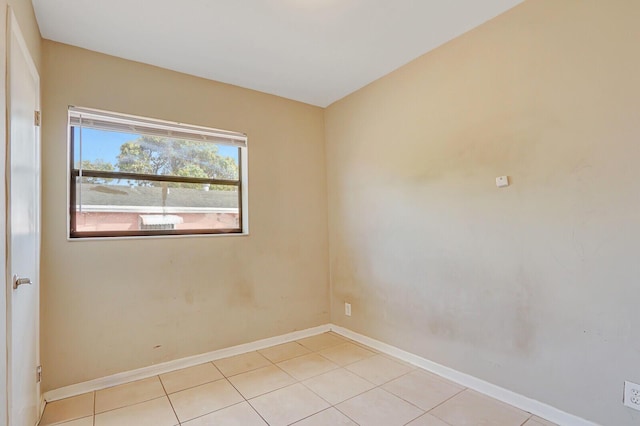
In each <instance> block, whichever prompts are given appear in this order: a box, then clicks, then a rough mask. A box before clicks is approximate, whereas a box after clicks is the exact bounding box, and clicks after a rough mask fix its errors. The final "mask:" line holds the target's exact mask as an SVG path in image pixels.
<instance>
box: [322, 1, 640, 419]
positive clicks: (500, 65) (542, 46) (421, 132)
mask: <svg viewBox="0 0 640 426" xmlns="http://www.w3.org/2000/svg"><path fill="white" fill-rule="evenodd" d="M638 22H640V2H637V1H634V0H626V1H625V0H616V1H606V2H605V1H583V0H564V1H555V0H536V1H532V0H530V1H527V2H525V3H524V4H522V5H520V6H518V7H516V8H514V9H512V10H511V11H509V12H507V13H505V14H503V15H501V16H499V17H498V18H496V19H494V20H492V21H490V22H489V23H487V24H485V25H483V26H481V27H479V28H477V29H475V30H473V31H471V32H469V33H467V34H465V35H464V36H462V37H460V38H458V39H456V40H454V41H452V42H450V43H448V44H446V45H444V46H442V47H441V48H439V49H437V50H435V51H433V52H431V53H429V54H427V55H425V56H423V57H421V58H419V59H417V60H416V61H414V62H412V63H410V64H408V65H407V66H405V67H402V68H401V69H399V70H397V71H395V72H394V73H392V74H390V75H388V76H386V77H384V78H382V79H380V80H379V81H377V82H375V83H373V84H371V85H369V86H368V87H366V88H364V89H362V90H360V91H358V92H356V93H354V94H352V95H350V96H348V97H347V98H345V99H343V100H341V101H339V102H337V103H335V104H333V105H332V106H330V107H329V108H328V110H327V112H326V114H325V122H326V127H325V134H326V140H327V162H328V168H327V176H328V190H329V229H330V265H331V287H332V319H333V321H334V322H336V323H338V324H340V325H342V326H345V327H348V328H350V329H353V330H354V331H357V332H360V333H363V334H365V335H368V336H371V337H374V338H376V339H379V340H382V341H384V342H387V343H390V344H393V345H396V346H398V347H401V348H403V349H406V350H408V351H411V352H414V353H417V354H419V355H421V356H424V357H426V358H428V359H431V360H433V361H436V362H438V363H441V364H444V365H447V366H450V367H453V368H455V369H458V370H460V371H463V372H466V373H469V374H471V375H474V376H476V377H479V378H482V379H485V380H487V381H489V382H492V383H495V384H497V385H500V386H503V387H505V388H507V389H511V390H513V391H516V392H518V393H521V394H524V395H526V396H529V397H531V398H534V399H537V400H540V401H542V402H545V403H548V404H551V405H553V406H556V407H558V408H560V409H562V410H565V411H568V412H571V413H575V414H577V415H580V416H582V417H585V418H588V419H591V420H593V421H596V422H599V423H602V424H605V425H617V426H623V425H627V426H631V425H636V424H638V422H639V421H640V413H638V412H635V411H632V410H630V409H628V408H624V407H623V406H622V403H621V399H622V398H621V397H622V384H623V380H625V379H628V380H632V381H635V382H640V369H638V360H639V359H640V343H639V342H640V327H637V321H638V300H640V285H638V280H639V277H640V266H639V265H640V263H639V262H638V260H637V257H638V253H639V252H640V250H639V249H640V221H639V220H638V218H639V217H640V168H639V167H638V158H640V143H639V142H640V77H639V76H640V55H639V54H638V52H639V50H638V40H640V26H639V25H638ZM500 175H509V176H510V178H511V181H512V184H511V186H510V187H508V188H505V189H497V188H496V186H495V181H494V179H495V177H496V176H500ZM345 301H349V302H351V304H352V309H353V316H352V317H350V318H348V317H345V316H344V308H343V303H344V302H345ZM634 324H635V325H634Z"/></svg>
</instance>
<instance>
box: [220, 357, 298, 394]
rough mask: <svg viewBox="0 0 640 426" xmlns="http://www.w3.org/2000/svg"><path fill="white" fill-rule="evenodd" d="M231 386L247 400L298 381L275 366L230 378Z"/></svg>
mask: <svg viewBox="0 0 640 426" xmlns="http://www.w3.org/2000/svg"><path fill="white" fill-rule="evenodd" d="M229 381H230V382H231V384H232V385H233V386H234V387H235V388H236V389H237V390H238V391H239V392H240V393H241V394H242V396H244V397H245V398H246V399H251V398H255V397H256V396H259V395H262V394H265V393H268V392H271V391H274V390H276V389H280V388H283V387H285V386H289V385H292V384H294V383H295V382H296V380H295V379H294V378H293V377H291V376H290V375H288V374H287V373H285V372H284V371H282V370H281V369H280V368H278V367H276V366H275V365H271V366H269V367H262V368H259V369H257V370H253V371H248V372H246V373H242V374H238V375H237V376H233V377H229Z"/></svg>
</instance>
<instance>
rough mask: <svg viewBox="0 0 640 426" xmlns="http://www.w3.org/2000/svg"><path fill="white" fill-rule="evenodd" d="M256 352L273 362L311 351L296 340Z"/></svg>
mask: <svg viewBox="0 0 640 426" xmlns="http://www.w3.org/2000/svg"><path fill="white" fill-rule="evenodd" d="M258 352H260V353H261V354H262V355H263V356H264V357H265V358H267V359H268V360H269V361H271V362H273V363H277V362H280V361H286V360H288V359H291V358H295V357H297V356H301V355H306V354H308V353H311V351H310V350H309V349H307V348H305V347H304V346H302V345H301V344H300V343H298V342H289V343H283V344H282V345H277V346H272V347H270V348H267V349H261V350H259V351H258Z"/></svg>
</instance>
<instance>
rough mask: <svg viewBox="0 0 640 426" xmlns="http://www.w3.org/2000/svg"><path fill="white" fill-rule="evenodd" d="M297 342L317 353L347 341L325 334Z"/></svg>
mask: <svg viewBox="0 0 640 426" xmlns="http://www.w3.org/2000/svg"><path fill="white" fill-rule="evenodd" d="M297 342H298V343H300V344H301V345H302V346H304V347H305V348H307V349H309V350H312V351H314V352H316V351H321V350H323V349H326V348H330V347H332V346H337V345H339V344H342V343H344V342H346V340H345V339H343V338H342V337H339V336H338V335H335V334H329V333H323V334H318V335H317V336H311V337H307V338H304V339H300V340H298V341H297Z"/></svg>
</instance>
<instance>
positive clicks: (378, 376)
mask: <svg viewBox="0 0 640 426" xmlns="http://www.w3.org/2000/svg"><path fill="white" fill-rule="evenodd" d="M345 368H346V369H347V370H349V371H351V372H353V373H356V374H357V375H358V376H360V377H363V378H365V379H367V380H368V381H370V382H371V383H374V384H376V385H381V384H383V383H386V382H388V381H390V380H393V379H396V378H398V377H400V376H402V375H404V374H406V373H408V372H410V371H412V370H413V368H411V367H408V366H406V365H404V364H401V363H399V362H396V361H393V360H391V359H389V358H387V357H384V356H382V355H374V356H372V357H370V358H367V359H363V360H362V361H358V362H354V363H353V364H349V365H347V366H346V367H345Z"/></svg>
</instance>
